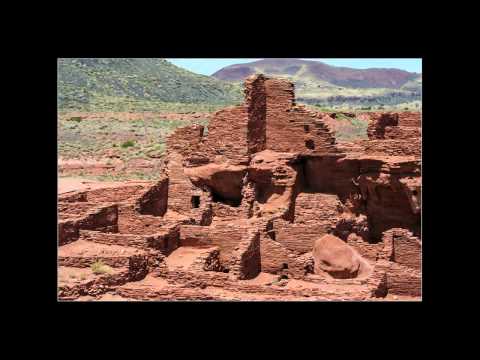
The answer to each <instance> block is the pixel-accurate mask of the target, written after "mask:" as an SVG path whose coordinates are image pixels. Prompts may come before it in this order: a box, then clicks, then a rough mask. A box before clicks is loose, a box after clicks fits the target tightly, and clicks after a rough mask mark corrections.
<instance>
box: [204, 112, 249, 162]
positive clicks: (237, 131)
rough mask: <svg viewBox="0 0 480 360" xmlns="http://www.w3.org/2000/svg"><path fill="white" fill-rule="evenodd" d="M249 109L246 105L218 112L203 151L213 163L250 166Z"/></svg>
mask: <svg viewBox="0 0 480 360" xmlns="http://www.w3.org/2000/svg"><path fill="white" fill-rule="evenodd" d="M247 139H248V108H247V106H245V105H240V106H235V107H229V108H225V109H223V110H220V111H217V112H216V113H215V114H214V115H213V116H212V118H211V120H210V124H209V125H208V135H207V136H206V137H205V140H204V142H203V143H202V145H201V151H202V152H203V154H204V156H205V157H207V158H208V159H210V161H211V162H214V163H217V164H221V163H228V164H231V165H247V164H248V160H249V158H248V141H247Z"/></svg>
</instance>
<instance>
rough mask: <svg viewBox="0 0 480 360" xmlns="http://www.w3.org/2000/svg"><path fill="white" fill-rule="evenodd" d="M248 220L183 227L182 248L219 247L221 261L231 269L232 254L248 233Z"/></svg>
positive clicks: (181, 235) (181, 232)
mask: <svg viewBox="0 0 480 360" xmlns="http://www.w3.org/2000/svg"><path fill="white" fill-rule="evenodd" d="M248 228H249V227H248V224H247V222H246V220H245V221H244V220H236V221H235V220H226V221H217V222H215V223H214V224H212V226H208V227H207V226H195V225H182V226H181V227H180V245H181V246H205V245H209V246H218V247H219V248H220V261H221V263H222V265H224V266H226V267H229V266H230V265H231V264H232V254H233V252H234V250H235V248H236V247H237V246H238V245H239V244H240V242H241V241H242V239H243V236H244V235H245V234H247V232H248Z"/></svg>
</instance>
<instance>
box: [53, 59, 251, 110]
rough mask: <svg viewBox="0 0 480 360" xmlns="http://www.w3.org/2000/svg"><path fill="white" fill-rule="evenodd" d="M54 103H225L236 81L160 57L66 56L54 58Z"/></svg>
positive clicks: (236, 92) (236, 90)
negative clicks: (193, 71) (177, 64)
mask: <svg viewBox="0 0 480 360" xmlns="http://www.w3.org/2000/svg"><path fill="white" fill-rule="evenodd" d="M57 86H58V108H59V109H64V110H82V109H88V110H94V111H101V110H117V109H118V108H121V109H125V108H129V107H131V108H133V109H135V110H143V109H145V110H147V109H151V108H152V107H155V106H156V105H158V104H160V105H161V104H163V103H186V104H188V103H193V104H218V105H229V104H234V103H238V102H241V101H242V97H243V96H242V92H241V86H240V85H238V84H231V83H227V82H224V81H221V80H217V79H215V78H212V77H210V76H203V75H198V74H195V73H192V72H189V71H187V70H185V69H182V68H179V67H177V66H175V65H173V64H171V63H169V62H168V61H166V60H164V59H154V58H151V59H139V58H68V59H59V60H58V85H57Z"/></svg>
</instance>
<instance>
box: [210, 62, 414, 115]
mask: <svg viewBox="0 0 480 360" xmlns="http://www.w3.org/2000/svg"><path fill="white" fill-rule="evenodd" d="M255 73H263V74H265V75H267V76H275V77H285V78H288V79H290V80H292V81H293V82H294V83H295V88H296V95H297V99H298V101H299V102H304V103H308V104H321V105H326V106H328V105H341V104H343V105H345V104H348V105H356V106H367V105H397V104H402V103H412V102H417V103H418V102H420V100H421V92H422V76H421V74H417V73H411V72H408V71H404V70H399V69H377V68H372V69H352V68H347V67H337V66H330V65H327V64H324V63H322V62H319V61H308V60H299V59H263V60H259V61H255V62H251V63H246V64H236V65H230V66H227V67H225V68H223V69H221V70H219V71H217V72H216V73H214V74H213V75H212V76H213V77H215V78H217V79H220V80H225V81H231V82H232V83H238V82H240V81H243V79H245V78H246V77H247V76H249V75H252V74H255Z"/></svg>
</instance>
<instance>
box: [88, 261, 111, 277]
mask: <svg viewBox="0 0 480 360" xmlns="http://www.w3.org/2000/svg"><path fill="white" fill-rule="evenodd" d="M90 269H92V272H93V273H94V274H106V273H110V271H111V270H110V267H109V266H107V265H105V264H104V263H103V262H102V260H98V261H95V262H94V263H93V264H92V265H90Z"/></svg>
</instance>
